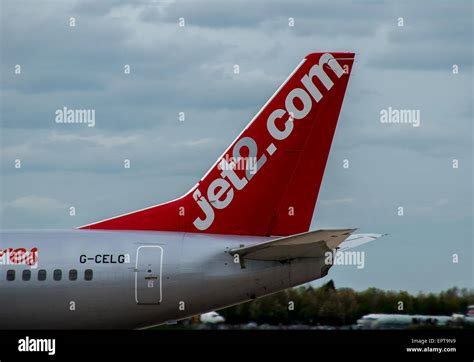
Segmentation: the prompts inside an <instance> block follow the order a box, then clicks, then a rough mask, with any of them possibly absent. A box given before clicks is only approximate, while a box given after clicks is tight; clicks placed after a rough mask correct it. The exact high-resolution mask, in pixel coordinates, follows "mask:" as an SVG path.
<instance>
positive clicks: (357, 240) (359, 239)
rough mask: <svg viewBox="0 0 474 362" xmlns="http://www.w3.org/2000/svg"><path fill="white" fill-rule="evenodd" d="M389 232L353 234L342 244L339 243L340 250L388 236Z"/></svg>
mask: <svg viewBox="0 0 474 362" xmlns="http://www.w3.org/2000/svg"><path fill="white" fill-rule="evenodd" d="M386 235H387V234H352V235H351V236H349V237H348V238H347V239H346V240H344V241H343V242H342V243H341V244H339V247H338V250H341V251H342V250H347V249H352V248H356V247H358V246H360V245H363V244H366V243H369V242H371V241H374V240H375V239H378V238H381V237H382V236H386Z"/></svg>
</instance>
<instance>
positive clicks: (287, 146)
mask: <svg viewBox="0 0 474 362" xmlns="http://www.w3.org/2000/svg"><path fill="white" fill-rule="evenodd" d="M353 61H354V53H342V52H333V53H312V54H309V55H307V56H306V57H305V58H304V59H303V61H302V62H301V63H300V64H299V65H298V66H297V68H296V69H295V70H294V71H293V72H292V73H291V75H290V76H289V77H288V79H287V80H286V81H285V82H284V83H283V84H282V85H281V86H280V88H279V89H278V90H277V91H276V92H275V94H274V95H273V96H272V97H271V98H270V100H269V101H268V102H267V103H266V104H265V105H264V106H263V108H262V109H261V110H260V111H259V112H258V113H257V115H256V116H255V117H254V118H253V120H252V121H251V122H250V123H249V125H248V126H247V127H246V128H245V129H244V130H243V131H242V133H241V134H240V135H239V136H238V137H237V138H236V140H235V141H234V142H233V143H232V144H231V145H230V146H229V148H228V149H227V150H226V151H225V152H224V154H223V155H222V156H221V157H219V159H218V160H217V161H216V163H215V164H214V165H213V166H212V167H211V168H210V169H209V171H208V172H207V173H206V174H205V175H204V177H203V178H202V179H201V180H200V181H199V182H198V183H197V184H196V185H195V186H194V187H193V188H192V189H191V190H190V191H189V192H188V193H186V194H185V195H184V196H182V197H180V198H178V199H176V200H173V201H170V202H167V203H164V204H160V205H157V206H152V207H149V208H146V209H143V210H138V211H134V212H131V213H128V214H125V215H121V216H117V217H114V218H111V219H107V220H103V221H99V222H95V223H93V224H89V225H84V226H81V227H79V228H80V229H106V230H154V231H183V232H203V233H210V234H234V235H258V236H287V235H293V234H297V233H302V232H305V231H307V230H308V229H309V226H310V223H311V218H312V215H313V211H314V207H315V204H316V200H317V197H318V193H319V188H320V186H321V182H322V178H323V174H324V169H325V167H326V162H327V159H328V155H329V150H330V148H331V143H332V139H333V136H334V132H335V129H336V125H337V120H338V117H339V112H340V110H341V106H342V101H343V98H344V94H345V91H346V87H347V84H348V81H349V75H350V73H351V70H352V65H353Z"/></svg>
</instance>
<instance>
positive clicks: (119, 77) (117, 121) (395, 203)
mask: <svg viewBox="0 0 474 362" xmlns="http://www.w3.org/2000/svg"><path fill="white" fill-rule="evenodd" d="M0 3H1V6H0V10H1V82H0V87H1V145H0V146H1V170H0V172H1V198H0V202H1V204H0V221H1V227H2V228H3V229H33V228H40V229H52V228H56V229H57V228H66V229H69V228H72V227H75V226H78V225H82V224H86V223H90V222H93V221H96V220H99V219H103V218H107V217H111V216H114V215H117V214H121V213H124V212H128V211H132V210H134V209H139V208H143V207H146V206H149V205H153V204H156V203H159V202H162V201H167V200H169V199H173V198H176V197H177V196H179V195H181V194H182V193H184V192H185V191H187V190H188V189H189V188H190V187H191V186H193V185H194V184H195V183H196V181H197V180H198V179H199V178H200V177H201V176H202V175H203V174H204V173H205V172H206V171H207V169H208V168H209V166H211V165H212V164H213V163H214V161H215V160H216V158H217V157H218V156H219V155H220V154H221V153H222V151H223V150H224V149H225V148H226V147H227V145H228V144H230V143H231V141H232V140H233V139H234V138H235V137H236V136H237V135H238V134H239V133H240V131H241V130H242V129H243V127H245V125H246V124H247V123H248V122H249V121H250V119H251V118H252V117H253V116H254V115H255V114H256V113H257V111H258V110H259V109H260V107H261V106H262V105H263V104H264V103H265V102H266V101H267V99H268V98H269V97H270V96H271V95H272V94H273V92H274V91H275V90H276V89H277V88H278V86H279V85H280V84H281V83H282V81H283V80H285V79H286V77H287V76H288V74H289V73H290V72H291V71H292V70H293V68H294V67H295V66H296V65H297V64H298V63H299V62H300V60H301V59H302V58H303V57H304V56H305V55H306V54H308V53H311V52H318V51H355V52H356V57H357V58H356V63H355V67H354V71H353V74H352V76H351V79H350V82H349V87H348V90H347V93H346V98H345V101H344V105H343V108H342V112H341V116H340V119H339V125H338V129H337V131H336V135H335V139H334V142H333V146H332V150H331V154H330V158H329V161H328V165H327V168H326V173H325V177H324V181H323V185H322V189H321V192H320V195H319V200H318V203H317V205H316V211H315V214H314V217H313V225H312V228H333V227H337V228H346V227H357V228H359V231H360V232H380V233H389V234H390V235H389V236H387V237H385V238H383V239H380V240H379V241H377V242H374V243H372V244H369V245H366V246H364V247H362V248H361V250H363V251H365V268H364V269H361V270H358V269H355V268H354V267H353V266H352V267H351V266H336V267H334V268H333V269H332V270H331V272H330V278H332V279H334V281H335V283H336V286H339V287H341V286H349V287H353V288H356V289H363V288H367V287H370V286H375V287H380V288H384V289H397V290H398V289H402V290H408V291H411V292H418V291H440V290H443V289H446V288H449V287H452V286H460V287H469V288H472V287H473V279H474V278H473V192H472V188H473V187H472V184H473V166H472V164H473V157H472V156H473V153H472V151H473V148H472V145H473V126H472V123H473V109H472V100H473V90H472V87H473V86H472V79H473V74H472V65H473V64H472V62H473V45H472V44H473V2H472V1H453V2H448V1H416V2H414V1H396V2H395V1H385V2H384V1H354V2H352V1H316V2H315V1H301V2H295V1H262V0H257V1H226V2H222V1H191V0H188V1H150V2H148V1H147V2H141V1H135V2H131V1H130V2H128V1H99V2H97V1H59V0H58V1H42V2H41V3H39V2H37V1H18V0H15V1H8V0H1V2H0ZM71 17H73V18H74V20H75V26H70V24H71ZM180 18H182V19H181V25H182V21H183V20H184V25H185V26H180ZM289 18H293V19H294V26H289ZM401 22H403V24H402V25H403V26H399V25H401ZM17 65H19V66H21V73H19V74H16V72H15V70H18V69H19V68H18V67H16V66H17ZM126 65H129V66H130V74H125V73H124V67H125V66H126ZM235 65H238V66H239V68H240V73H239V74H234V66H235ZM453 70H455V71H453ZM63 107H68V108H78V109H94V110H95V121H96V124H95V127H88V126H87V125H86V124H58V123H56V122H55V116H56V115H55V112H56V110H58V109H62V108H63ZM389 107H392V108H393V109H410V110H419V112H420V125H419V127H414V126H413V124H387V123H382V122H381V120H380V112H381V111H382V110H384V109H388V108H389ZM180 112H184V115H185V120H184V121H180V120H179V118H178V116H179V113H180ZM125 159H129V160H130V162H131V167H130V168H129V169H126V168H124V160H125ZM15 160H21V168H16V167H15ZM344 160H348V161H349V168H344V167H343V162H344ZM453 160H457V162H458V168H453ZM71 206H72V207H75V209H76V215H75V216H70V214H69V210H70V209H69V208H70V207H71ZM399 207H403V211H404V214H403V216H399V215H398V210H399V209H398V208H399ZM453 254H457V255H458V258H459V262H458V263H453ZM327 280H328V277H326V278H325V279H324V280H323V281H322V282H325V281H327ZM320 283H321V281H319V282H317V283H316V284H320Z"/></svg>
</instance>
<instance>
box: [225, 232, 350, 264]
mask: <svg viewBox="0 0 474 362" xmlns="http://www.w3.org/2000/svg"><path fill="white" fill-rule="evenodd" d="M355 230H356V229H337V230H316V231H309V232H306V233H302V234H297V235H292V236H287V237H284V238H278V239H275V240H271V241H266V242H264V243H261V244H257V245H252V246H246V247H242V248H236V249H232V250H231V251H230V254H231V255H236V254H237V255H239V258H240V259H249V260H267V261H270V260H273V261H284V260H290V259H295V258H317V257H322V256H324V253H325V252H327V251H332V250H334V249H335V248H336V247H338V245H340V244H341V243H342V242H343V241H344V240H346V239H347V238H348V237H350V236H351V233H352V232H353V231H355Z"/></svg>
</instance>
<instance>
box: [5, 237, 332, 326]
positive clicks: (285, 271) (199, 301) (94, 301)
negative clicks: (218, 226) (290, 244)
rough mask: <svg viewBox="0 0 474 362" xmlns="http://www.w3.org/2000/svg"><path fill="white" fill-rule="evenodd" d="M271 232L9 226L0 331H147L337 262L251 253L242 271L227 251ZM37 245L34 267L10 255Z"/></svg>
mask: <svg viewBox="0 0 474 362" xmlns="http://www.w3.org/2000/svg"><path fill="white" fill-rule="evenodd" d="M271 239H273V238H266V237H250V236H249V237H245V236H228V235H208V234H191V233H173V232H138V231H134V232H118V231H86V230H71V231H36V232H32V231H21V232H20V231H12V232H7V231H4V232H1V233H0V263H1V264H0V290H1V293H0V329H30V328H36V329H49V328H55V329H56V328H57V329H59V328H64V329H69V328H93V329H96V328H97V329H99V328H100V329H101V328H127V329H128V328H141V327H146V326H151V325H156V324H160V323H164V322H166V321H170V320H179V319H183V318H186V317H189V316H192V315H195V314H198V313H204V312H208V311H212V310H216V309H219V308H223V307H226V306H229V305H232V304H237V303H241V302H244V301H246V300H250V299H253V298H256V297H259V296H262V295H266V294H270V293H274V292H277V291H280V290H283V289H286V288H288V287H292V286H296V285H299V284H302V283H305V282H308V281H311V280H314V279H317V278H320V277H322V276H324V275H326V274H327V271H328V270H329V267H330V266H329V265H325V263H324V258H304V259H294V260H292V261H288V262H275V261H255V260H247V261H246V262H245V267H244V268H243V267H242V265H241V264H240V263H239V261H238V260H236V259H235V258H234V257H233V256H232V255H230V254H229V250H231V249H233V248H238V247H242V246H248V245H252V244H255V243H261V242H263V241H267V240H271ZM33 248H37V255H36V259H34V263H35V264H34V265H26V264H27V263H25V262H24V260H23V262H22V259H21V258H18V257H16V258H15V255H13V257H12V256H11V254H12V253H13V254H14V253H15V251H17V254H18V249H20V252H19V254H18V255H20V256H21V252H22V250H23V249H24V250H25V251H26V253H28V252H30V251H31V250H32V249H33ZM2 251H3V256H2V254H1V252H2ZM5 251H8V253H7V252H5ZM18 255H17V256H18ZM27 256H28V255H27ZM30 256H31V255H30ZM23 259H25V258H23ZM31 261H32V260H31V259H30V263H29V264H31ZM25 270H30V272H27V271H26V272H24V271H25ZM12 271H14V272H12ZM40 274H41V276H40ZM45 274H46V276H45ZM28 276H29V277H28ZM44 276H45V279H44V280H39V279H43V278H44ZM88 279H89V280H88Z"/></svg>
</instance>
